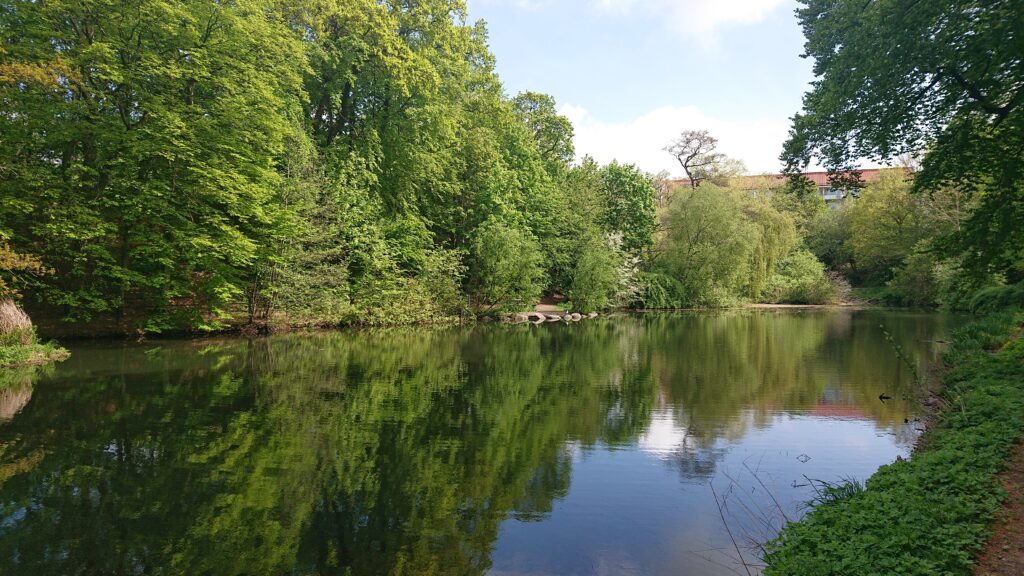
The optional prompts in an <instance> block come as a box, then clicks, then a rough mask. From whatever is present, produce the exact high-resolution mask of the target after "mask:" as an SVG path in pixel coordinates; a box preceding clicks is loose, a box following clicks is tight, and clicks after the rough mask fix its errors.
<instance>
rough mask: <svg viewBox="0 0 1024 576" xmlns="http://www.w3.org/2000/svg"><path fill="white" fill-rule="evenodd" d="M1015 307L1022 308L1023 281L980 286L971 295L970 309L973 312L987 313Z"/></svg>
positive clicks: (1023, 304)
mask: <svg viewBox="0 0 1024 576" xmlns="http://www.w3.org/2000/svg"><path fill="white" fill-rule="evenodd" d="M1015 308H1024V282H1021V283H1019V284H1012V285H1010V286H990V287H988V288H982V289H981V290H978V291H977V292H975V294H974V296H973V297H971V303H970V310H971V312H974V313H975V314H989V313H992V312H998V311H1000V310H1007V309H1015Z"/></svg>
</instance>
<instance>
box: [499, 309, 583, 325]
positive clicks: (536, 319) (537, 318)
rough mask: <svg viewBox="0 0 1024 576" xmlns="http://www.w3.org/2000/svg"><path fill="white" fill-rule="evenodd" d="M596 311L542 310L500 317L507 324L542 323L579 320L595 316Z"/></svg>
mask: <svg viewBox="0 0 1024 576" xmlns="http://www.w3.org/2000/svg"><path fill="white" fill-rule="evenodd" d="M597 316H598V314H597V312H590V313H587V314H581V313H579V312H571V313H569V312H566V313H565V314H546V313H544V312H517V313H515V314H505V315H504V316H502V317H501V321H502V322H506V323H508V324H526V323H530V324H544V323H546V322H579V321H580V320H586V319H588V318H597Z"/></svg>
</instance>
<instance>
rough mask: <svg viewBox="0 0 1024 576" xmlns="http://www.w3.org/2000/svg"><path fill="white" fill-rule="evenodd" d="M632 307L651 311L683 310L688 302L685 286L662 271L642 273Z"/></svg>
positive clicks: (637, 277) (638, 276)
mask: <svg viewBox="0 0 1024 576" xmlns="http://www.w3.org/2000/svg"><path fill="white" fill-rule="evenodd" d="M636 283H637V287H636V290H635V295H634V296H633V300H632V302H630V306H631V307H633V308H646V309H649V310H659V309H662V310H664V309H670V308H682V307H684V306H685V304H684V302H685V301H686V295H685V289H684V288H683V285H682V284H681V283H680V282H679V281H678V280H676V279H675V278H674V277H672V276H671V275H669V274H666V273H664V272H660V271H650V272H640V273H638V274H637V275H636Z"/></svg>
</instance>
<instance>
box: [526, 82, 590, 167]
mask: <svg viewBox="0 0 1024 576" xmlns="http://www.w3.org/2000/svg"><path fill="white" fill-rule="evenodd" d="M512 106H513V108H515V111H516V114H517V115H518V117H519V119H520V121H521V122H522V123H523V124H525V125H526V127H527V128H528V129H529V130H530V133H531V134H532V135H533V139H534V141H535V142H536V143H537V151H538V153H539V154H540V157H541V158H542V159H543V160H544V163H545V165H546V166H547V170H548V173H549V174H551V175H556V174H559V173H560V172H561V171H563V170H564V169H565V168H566V167H567V166H568V165H569V163H570V162H572V159H573V156H574V155H575V148H574V147H573V143H572V137H573V127H572V122H570V121H569V119H568V118H566V117H565V116H562V115H560V114H558V112H557V111H556V109H555V99H554V98H552V97H551V96H548V95H547V94H539V93H537V92H520V93H519V94H517V95H516V97H515V98H513V99H512Z"/></svg>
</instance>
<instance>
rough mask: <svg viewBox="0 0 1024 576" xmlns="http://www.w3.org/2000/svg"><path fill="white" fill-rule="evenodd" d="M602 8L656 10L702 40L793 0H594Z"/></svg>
mask: <svg viewBox="0 0 1024 576" xmlns="http://www.w3.org/2000/svg"><path fill="white" fill-rule="evenodd" d="M592 1H593V2H594V3H595V5H596V6H597V7H598V9H601V10H604V11H607V12H611V13H616V14H625V13H629V12H630V11H632V10H634V9H640V10H644V11H646V12H648V13H653V14H654V15H656V16H657V17H658V18H659V19H661V20H663V21H664V22H666V23H667V24H669V25H670V26H671V28H672V29H673V30H674V31H676V32H677V33H680V34H684V35H691V36H694V37H696V38H697V39H698V40H700V41H701V42H702V43H714V42H716V41H717V33H718V31H719V30H720V29H721V28H723V27H726V26H729V25H733V24H753V23H756V22H760V21H761V20H763V19H764V18H765V17H767V16H768V15H769V14H770V13H772V12H773V11H775V10H776V9H777V8H779V7H780V6H783V5H785V4H789V3H790V0H592Z"/></svg>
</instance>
